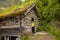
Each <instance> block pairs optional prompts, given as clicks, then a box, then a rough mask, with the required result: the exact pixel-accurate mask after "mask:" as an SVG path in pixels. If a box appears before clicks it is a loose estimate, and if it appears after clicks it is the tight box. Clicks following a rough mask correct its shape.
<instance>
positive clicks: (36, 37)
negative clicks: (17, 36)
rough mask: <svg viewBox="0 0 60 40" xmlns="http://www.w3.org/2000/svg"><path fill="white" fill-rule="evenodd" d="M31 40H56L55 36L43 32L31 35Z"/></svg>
mask: <svg viewBox="0 0 60 40" xmlns="http://www.w3.org/2000/svg"><path fill="white" fill-rule="evenodd" d="M29 40H55V36H53V35H51V34H49V33H47V32H43V31H42V32H37V33H35V34H33V35H29Z"/></svg>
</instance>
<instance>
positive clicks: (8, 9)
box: [0, 1, 34, 16]
mask: <svg viewBox="0 0 60 40" xmlns="http://www.w3.org/2000/svg"><path fill="white" fill-rule="evenodd" d="M32 3H34V1H29V2H28V3H27V2H24V3H22V4H21V5H15V6H11V7H8V8H6V9H5V10H2V11H0V16H1V15H4V14H5V13H11V12H13V11H14V10H16V9H17V8H24V7H25V6H28V5H31V4H32Z"/></svg>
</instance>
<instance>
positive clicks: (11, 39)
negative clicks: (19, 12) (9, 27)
mask: <svg viewBox="0 0 60 40" xmlns="http://www.w3.org/2000/svg"><path fill="white" fill-rule="evenodd" d="M16 38H17V37H15V36H10V37H9V40H16Z"/></svg>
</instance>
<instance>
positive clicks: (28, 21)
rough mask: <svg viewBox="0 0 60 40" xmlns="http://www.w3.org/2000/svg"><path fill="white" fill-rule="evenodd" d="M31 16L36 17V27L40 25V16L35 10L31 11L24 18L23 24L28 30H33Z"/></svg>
mask: <svg viewBox="0 0 60 40" xmlns="http://www.w3.org/2000/svg"><path fill="white" fill-rule="evenodd" d="M31 18H34V23H35V28H36V27H37V26H38V18H37V16H36V14H35V12H34V11H33V10H31V11H30V13H28V14H27V15H26V16H25V17H24V18H23V19H22V26H23V27H24V28H25V33H26V32H32V25H31V23H32V22H31Z"/></svg>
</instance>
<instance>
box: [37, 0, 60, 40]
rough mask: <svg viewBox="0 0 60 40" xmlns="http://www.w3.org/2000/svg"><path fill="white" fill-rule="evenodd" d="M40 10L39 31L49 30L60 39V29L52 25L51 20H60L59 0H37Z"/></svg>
mask: <svg viewBox="0 0 60 40" xmlns="http://www.w3.org/2000/svg"><path fill="white" fill-rule="evenodd" d="M36 5H37V7H38V11H39V12H40V15H41V20H39V26H38V28H37V31H41V30H44V31H47V32H49V33H51V34H53V35H55V36H56V38H57V40H60V31H59V30H60V29H57V28H56V27H55V26H52V25H50V23H51V22H54V21H60V3H59V0H36Z"/></svg>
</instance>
